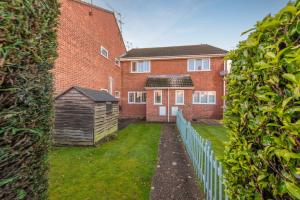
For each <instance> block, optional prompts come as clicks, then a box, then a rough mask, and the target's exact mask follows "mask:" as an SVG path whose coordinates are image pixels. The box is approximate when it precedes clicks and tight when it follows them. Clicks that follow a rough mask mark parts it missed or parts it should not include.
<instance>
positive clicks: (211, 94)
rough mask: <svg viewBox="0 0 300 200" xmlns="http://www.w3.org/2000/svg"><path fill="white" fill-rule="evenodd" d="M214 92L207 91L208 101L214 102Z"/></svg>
mask: <svg viewBox="0 0 300 200" xmlns="http://www.w3.org/2000/svg"><path fill="white" fill-rule="evenodd" d="M215 101H216V99H215V93H214V92H209V93H208V103H215Z"/></svg>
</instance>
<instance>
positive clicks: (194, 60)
mask: <svg viewBox="0 0 300 200" xmlns="http://www.w3.org/2000/svg"><path fill="white" fill-rule="evenodd" d="M196 60H201V62H202V66H203V60H208V66H209V69H201V70H198V69H196ZM190 61H193V62H194V70H190V67H189V62H190ZM187 71H188V72H205V71H206V72H207V71H211V65H210V58H196V59H188V60H187Z"/></svg>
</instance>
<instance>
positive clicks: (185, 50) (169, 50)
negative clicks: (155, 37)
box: [123, 44, 227, 58]
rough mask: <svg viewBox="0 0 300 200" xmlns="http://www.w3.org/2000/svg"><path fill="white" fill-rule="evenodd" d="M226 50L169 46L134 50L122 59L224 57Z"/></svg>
mask: <svg viewBox="0 0 300 200" xmlns="http://www.w3.org/2000/svg"><path fill="white" fill-rule="evenodd" d="M226 53H227V51H226V50H224V49H220V48H218V47H214V46H211V45H208V44H200V45H187V46H170V47H154V48H136V49H131V50H130V51H128V52H127V53H126V54H125V55H124V56H123V58H136V57H159V56H190V55H212V54H222V55H225V54H226Z"/></svg>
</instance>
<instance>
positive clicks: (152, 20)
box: [86, 0, 288, 50]
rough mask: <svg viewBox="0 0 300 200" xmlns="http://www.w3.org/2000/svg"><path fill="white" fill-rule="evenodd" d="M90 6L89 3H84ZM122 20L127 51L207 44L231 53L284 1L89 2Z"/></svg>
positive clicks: (184, 0)
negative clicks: (254, 27)
mask: <svg viewBox="0 0 300 200" xmlns="http://www.w3.org/2000/svg"><path fill="white" fill-rule="evenodd" d="M86 1H88V2H90V0H86ZM92 2H93V4H95V5H98V6H101V7H104V8H107V9H110V10H112V9H113V10H114V11H115V12H119V13H121V16H122V21H123V23H124V24H123V25H122V34H123V38H124V40H125V43H126V44H129V45H130V47H131V48H143V47H158V46H176V45H193V44H210V45H213V46H217V47H219V48H222V49H226V50H231V49H234V48H235V47H236V45H237V44H238V42H239V41H241V40H244V39H245V37H246V36H241V33H242V32H244V31H246V30H248V29H250V28H252V27H253V26H254V25H255V24H256V22H257V21H260V20H262V19H263V18H264V17H265V16H266V15H268V14H276V13H277V12H278V11H279V10H280V9H281V8H283V7H284V6H285V5H286V4H287V2H288V0H92Z"/></svg>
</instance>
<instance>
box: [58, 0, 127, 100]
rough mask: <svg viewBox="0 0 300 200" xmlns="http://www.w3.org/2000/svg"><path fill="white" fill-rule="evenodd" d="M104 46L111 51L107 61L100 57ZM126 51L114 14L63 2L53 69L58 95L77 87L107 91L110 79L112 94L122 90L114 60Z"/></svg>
mask: <svg viewBox="0 0 300 200" xmlns="http://www.w3.org/2000/svg"><path fill="white" fill-rule="evenodd" d="M90 11H92V15H89V12H90ZM101 46H104V47H105V48H106V49H107V50H108V51H109V58H108V59H107V58H105V57H103V56H102V55H101V54H100V48H101ZM125 52H126V49H125V46H124V43H123V39H122V36H121V34H120V31H119V28H118V25H117V22H116V19H115V16H114V14H113V13H112V12H109V11H106V10H104V9H101V8H95V7H91V6H88V5H87V4H86V3H83V2H79V1H76V0H61V16H60V20H59V28H58V59H57V60H56V62H55V67H54V70H53V74H54V80H55V81H54V83H55V93H56V94H58V93H60V92H62V91H65V90H66V89H68V88H70V87H71V86H74V85H77V86H81V87H86V88H91V89H96V90H100V89H108V82H109V81H108V78H109V77H110V76H111V77H112V78H113V95H114V91H121V69H120V67H119V66H117V65H116V64H115V58H117V57H119V56H121V55H123V54H124V53H125Z"/></svg>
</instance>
